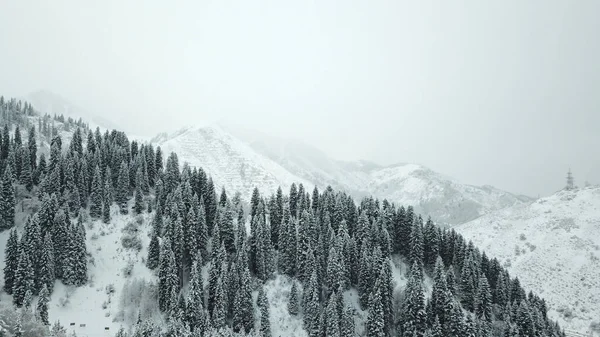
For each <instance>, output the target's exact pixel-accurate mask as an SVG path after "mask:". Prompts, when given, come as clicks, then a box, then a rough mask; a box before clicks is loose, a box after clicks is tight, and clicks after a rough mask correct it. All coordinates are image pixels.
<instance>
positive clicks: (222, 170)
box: [151, 126, 314, 200]
mask: <svg viewBox="0 0 600 337" xmlns="http://www.w3.org/2000/svg"><path fill="white" fill-rule="evenodd" d="M151 142H152V143H153V144H154V145H157V146H160V147H161V149H162V151H163V153H164V157H165V158H166V157H167V156H168V155H169V153H171V152H176V153H177V155H178V157H179V161H180V164H183V163H184V162H187V163H189V164H190V165H191V166H195V167H202V168H203V169H204V170H205V171H206V172H207V173H208V174H209V175H210V176H212V178H213V181H214V183H215V185H216V186H217V188H219V189H220V188H221V187H225V189H226V190H227V191H232V192H233V191H239V192H240V193H241V194H242V197H243V198H244V199H246V200H249V198H250V196H251V195H252V190H253V189H254V187H259V188H260V189H261V190H262V191H264V192H269V193H270V192H275V191H276V190H277V187H278V186H281V187H282V188H286V187H287V186H290V185H291V184H292V183H294V182H295V183H302V184H304V187H305V188H307V189H308V188H310V189H312V188H313V186H314V185H313V184H311V183H310V182H309V181H307V180H305V179H302V178H301V177H297V176H295V175H293V174H291V173H290V172H289V171H287V170H286V169H284V168H283V167H281V166H280V165H279V164H277V163H275V162H273V161H272V160H270V159H269V158H267V157H265V156H263V155H261V154H259V153H257V152H255V151H253V150H252V149H251V148H250V147H249V146H248V145H246V144H244V143H243V142H241V141H239V140H238V139H236V138H235V137H233V136H231V135H230V134H228V133H227V132H225V131H223V130H222V129H221V128H219V127H218V126H202V127H189V128H185V129H182V130H180V131H177V132H175V133H173V134H170V135H167V134H161V135H159V136H157V137H155V138H154V139H152V141H151Z"/></svg>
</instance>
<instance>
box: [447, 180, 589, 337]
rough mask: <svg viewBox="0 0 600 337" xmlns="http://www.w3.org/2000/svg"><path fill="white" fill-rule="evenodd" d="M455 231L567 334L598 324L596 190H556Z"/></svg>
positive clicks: (467, 224)
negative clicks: (535, 298)
mask: <svg viewBox="0 0 600 337" xmlns="http://www.w3.org/2000/svg"><path fill="white" fill-rule="evenodd" d="M456 229H457V230H458V231H459V232H460V233H462V234H463V235H464V236H465V237H466V238H467V239H471V240H472V241H473V243H475V244H476V245H477V246H479V247H480V248H482V249H484V250H485V251H486V252H488V253H489V254H490V255H491V256H495V257H497V258H498V259H499V260H500V261H501V262H502V263H503V264H504V265H505V266H507V267H508V269H509V270H510V271H511V273H512V274H513V275H517V276H518V277H519V279H520V281H521V284H522V285H523V286H524V287H526V288H529V289H532V290H534V291H536V292H538V293H539V294H540V296H542V297H544V298H545V299H546V300H547V301H548V302H549V308H550V311H549V313H550V315H551V317H552V318H554V319H557V320H559V322H560V323H561V326H563V327H565V328H567V329H573V330H578V331H580V332H586V331H587V330H589V329H590V323H592V322H594V321H595V322H596V323H600V318H599V317H600V306H599V305H598V303H600V187H590V188H584V189H580V190H573V191H560V192H558V193H556V194H554V195H552V196H550V197H547V198H542V199H539V200H537V201H536V202H532V203H529V204H524V205H518V206H515V207H511V208H507V209H504V210H501V211H498V212H495V213H491V214H488V215H486V216H483V217H481V218H479V219H477V220H474V221H471V222H469V223H466V224H464V225H460V226H457V227H456Z"/></svg>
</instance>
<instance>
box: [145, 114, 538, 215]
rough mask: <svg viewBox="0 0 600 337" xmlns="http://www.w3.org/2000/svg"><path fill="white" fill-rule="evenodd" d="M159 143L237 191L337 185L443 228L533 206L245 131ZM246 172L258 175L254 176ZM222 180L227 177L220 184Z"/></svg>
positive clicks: (193, 131)
mask: <svg viewBox="0 0 600 337" xmlns="http://www.w3.org/2000/svg"><path fill="white" fill-rule="evenodd" d="M154 143H155V144H156V145H161V147H165V148H167V149H168V150H169V151H171V150H176V151H177V152H178V154H179V155H180V157H181V158H180V159H182V160H183V161H188V162H189V163H190V164H192V165H199V164H202V165H203V166H204V167H205V168H206V169H207V170H208V171H209V172H210V173H211V174H213V175H214V176H215V178H214V179H215V180H216V181H217V182H222V181H223V180H224V178H225V177H226V179H227V180H228V181H230V182H231V183H230V184H231V185H232V186H234V187H235V186H239V185H240V184H239V183H238V180H240V179H243V178H244V177H245V178H246V179H248V178H250V181H251V182H256V183H257V184H258V185H259V186H262V185H261V184H267V186H266V187H267V188H269V189H271V188H272V187H270V186H269V184H274V183H279V184H280V185H281V186H282V188H289V185H290V184H291V181H292V180H290V179H295V181H296V182H298V181H301V182H303V183H304V184H305V187H306V185H307V184H308V185H313V186H314V185H316V186H318V187H319V188H321V189H322V188H324V187H326V186H328V185H331V186H332V187H333V188H334V189H340V190H345V191H347V192H348V193H350V194H351V195H353V196H355V197H357V198H361V197H363V196H367V195H373V196H375V197H377V198H380V199H388V200H389V201H391V202H394V203H396V204H403V205H413V206H414V207H415V209H416V210H417V211H418V212H420V213H425V214H428V215H431V216H432V218H434V219H435V220H436V221H437V222H438V223H440V224H460V223H464V222H466V221H469V220H473V219H475V218H477V217H479V216H481V215H484V214H487V213H489V212H491V211H494V210H498V209H502V208H505V207H509V206H513V205H515V204H521V203H523V202H524V201H528V200H530V199H528V198H526V197H519V196H515V195H513V194H511V193H508V192H505V191H502V190H499V189H496V188H494V187H491V186H481V187H480V186H472V185H466V184H462V183H460V182H458V181H456V180H454V179H452V178H449V177H446V176H444V175H442V174H440V173H437V172H435V171H433V170H431V169H429V168H427V167H424V166H422V165H417V164H397V165H391V166H380V165H377V164H375V163H371V162H368V161H354V162H344V161H338V160H334V159H332V158H330V157H328V156H327V155H326V154H325V153H323V152H321V151H320V150H318V149H316V148H314V147H312V146H310V145H307V144H305V143H302V142H300V141H293V140H286V139H280V138H277V137H273V136H269V135H265V134H262V133H259V132H255V131H252V130H247V129H244V128H240V127H233V126H221V127H216V126H204V127H197V128H188V129H183V130H181V131H179V132H176V133H174V134H172V135H170V136H167V135H164V134H163V135H160V136H159V137H156V138H155V139H154ZM163 144H164V145H163ZM199 144H207V145H209V146H199ZM227 156H228V157H227ZM241 158H243V159H241ZM216 159H218V160H216ZM245 167H254V168H257V169H255V170H251V174H250V175H248V174H247V172H246V170H245V169H244V168H245ZM262 170H265V171H267V173H270V174H269V175H270V176H272V177H273V178H274V179H265V178H263V177H264V176H265V175H266V174H265V173H263V172H261V171H262ZM214 172H216V173H214ZM219 174H221V175H222V176H223V175H224V176H223V177H219V178H217V175H219ZM286 181H287V183H286ZM251 182H249V184H251ZM307 182H309V183H307ZM225 186H226V187H228V185H225ZM247 188H248V187H243V188H242V189H241V190H242V191H244V190H245V189H247ZM246 195H248V196H249V194H246Z"/></svg>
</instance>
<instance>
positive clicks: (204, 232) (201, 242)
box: [196, 197, 208, 259]
mask: <svg viewBox="0 0 600 337" xmlns="http://www.w3.org/2000/svg"><path fill="white" fill-rule="evenodd" d="M197 219H198V220H197V226H198V228H197V230H196V231H197V233H198V238H197V244H198V247H199V248H200V252H201V253H202V258H204V259H207V258H208V229H207V227H206V212H205V211H204V199H202V197H200V200H199V206H198V214H197Z"/></svg>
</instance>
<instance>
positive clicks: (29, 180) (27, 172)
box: [19, 148, 33, 192]
mask: <svg viewBox="0 0 600 337" xmlns="http://www.w3.org/2000/svg"><path fill="white" fill-rule="evenodd" d="M22 155H23V158H22V160H21V163H22V164H21V165H22V168H21V175H20V177H19V180H20V181H21V184H24V185H25V188H26V189H27V191H29V192H31V190H32V189H33V172H32V169H31V163H30V162H29V149H28V148H25V149H24V150H23V151H22Z"/></svg>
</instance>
